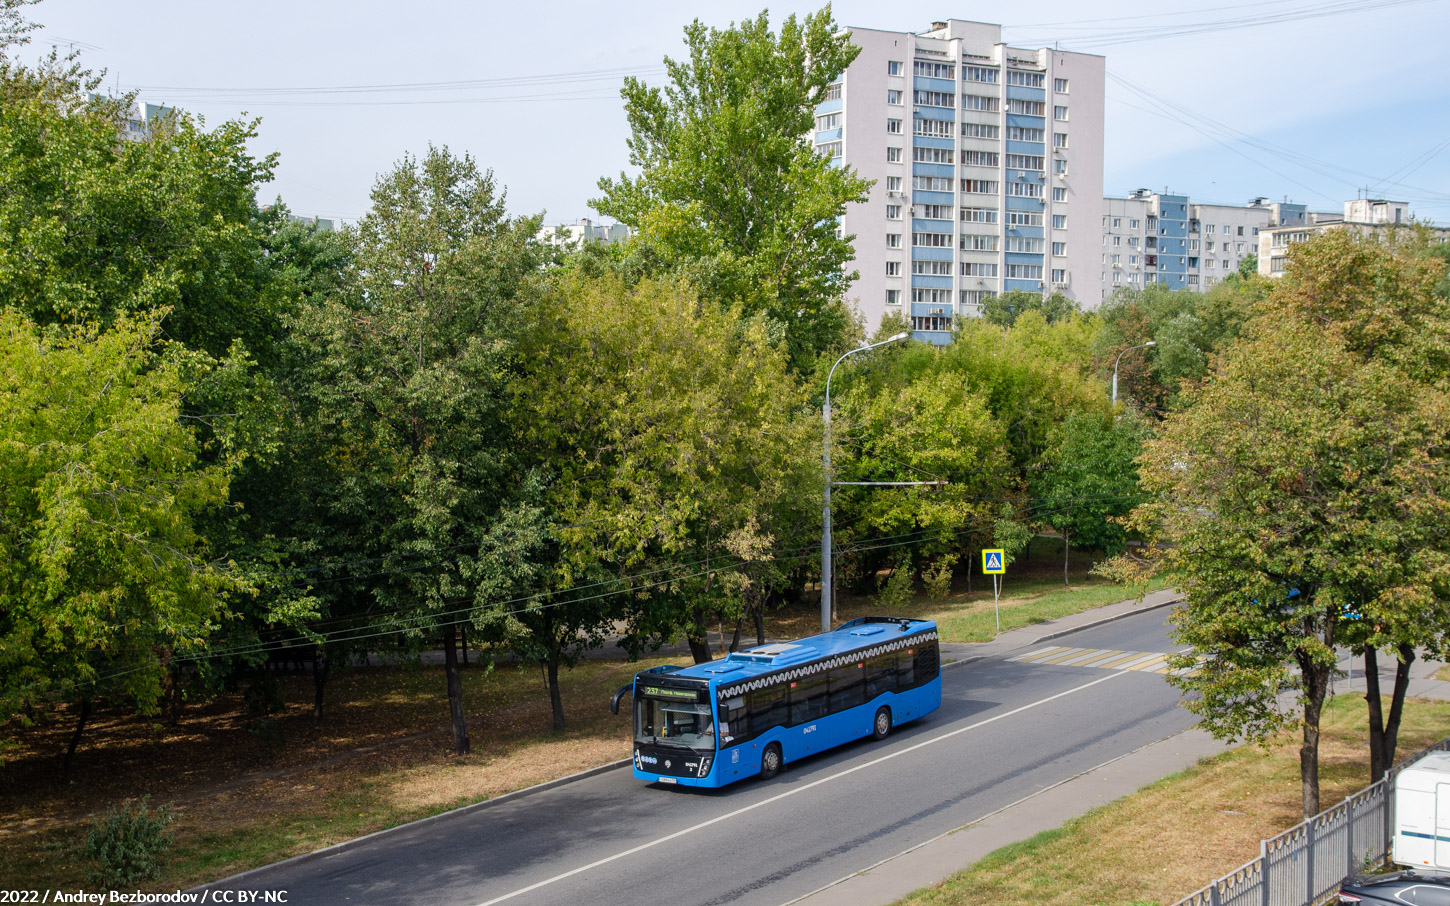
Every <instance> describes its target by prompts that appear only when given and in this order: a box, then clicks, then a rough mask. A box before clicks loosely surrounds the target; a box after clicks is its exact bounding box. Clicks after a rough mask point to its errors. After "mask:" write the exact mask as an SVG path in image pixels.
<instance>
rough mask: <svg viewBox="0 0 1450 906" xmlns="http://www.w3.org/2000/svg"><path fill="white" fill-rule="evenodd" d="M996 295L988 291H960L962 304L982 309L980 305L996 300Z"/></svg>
mask: <svg viewBox="0 0 1450 906" xmlns="http://www.w3.org/2000/svg"><path fill="white" fill-rule="evenodd" d="M996 296H997V294H996V293H994V292H992V291H991V290H990V289H964V290H962V304H963V305H974V306H976V307H978V308H981V307H982V303H984V302H986V301H987V300H988V299H993V298H996Z"/></svg>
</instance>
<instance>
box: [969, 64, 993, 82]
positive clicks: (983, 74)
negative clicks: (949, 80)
mask: <svg viewBox="0 0 1450 906" xmlns="http://www.w3.org/2000/svg"><path fill="white" fill-rule="evenodd" d="M962 79H963V80H964V81H967V82H996V81H997V70H995V69H989V68H988V67H986V66H963V67H962Z"/></svg>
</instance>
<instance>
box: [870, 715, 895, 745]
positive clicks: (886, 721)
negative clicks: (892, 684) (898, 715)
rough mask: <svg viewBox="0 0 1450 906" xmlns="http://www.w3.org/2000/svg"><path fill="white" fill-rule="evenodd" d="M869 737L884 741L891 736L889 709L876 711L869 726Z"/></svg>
mask: <svg viewBox="0 0 1450 906" xmlns="http://www.w3.org/2000/svg"><path fill="white" fill-rule="evenodd" d="M871 735H872V736H873V737H874V738H876V739H885V738H886V737H888V736H890V735H891V709H890V708H877V709H876V720H875V721H874V722H873V723H872V724H871Z"/></svg>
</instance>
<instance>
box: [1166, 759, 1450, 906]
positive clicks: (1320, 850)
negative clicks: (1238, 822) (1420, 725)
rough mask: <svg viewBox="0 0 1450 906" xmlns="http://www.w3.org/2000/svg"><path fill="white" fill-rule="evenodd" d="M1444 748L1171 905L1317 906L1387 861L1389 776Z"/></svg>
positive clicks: (1270, 842) (1303, 825) (1280, 838)
mask: <svg viewBox="0 0 1450 906" xmlns="http://www.w3.org/2000/svg"><path fill="white" fill-rule="evenodd" d="M1446 749H1450V739H1443V740H1441V741H1440V742H1437V743H1435V744H1434V745H1433V746H1430V747H1429V748H1427V749H1424V750H1422V751H1420V752H1416V753H1415V754H1414V755H1411V756H1410V757H1409V758H1406V759H1404V760H1403V761H1401V762H1400V763H1399V764H1397V765H1395V766H1394V767H1393V768H1391V769H1390V770H1388V771H1386V772H1385V776H1384V777H1382V778H1380V779H1379V780H1378V781H1376V782H1375V783H1373V784H1370V785H1369V786H1368V787H1366V788H1365V789H1362V790H1360V791H1359V792H1358V793H1355V794H1354V795H1353V796H1350V797H1349V798H1348V799H1345V800H1344V801H1343V802H1341V803H1339V804H1338V805H1334V806H1330V807H1329V808H1327V809H1325V810H1324V811H1322V812H1320V813H1319V814H1317V815H1315V816H1314V817H1313V818H1310V819H1309V820H1308V821H1303V822H1300V823H1299V824H1296V825H1294V826H1293V827H1291V828H1289V829H1288V830H1286V831H1284V832H1283V833H1282V834H1280V835H1279V836H1277V837H1274V838H1272V839H1270V840H1265V841H1263V842H1262V843H1260V844H1259V857H1258V858H1257V859H1254V860H1253V861H1252V862H1248V863H1245V864H1244V865H1242V866H1240V867H1239V868H1238V869H1236V870H1234V871H1232V872H1230V873H1229V874H1226V875H1224V876H1223V877H1221V878H1219V879H1218V880H1216V881H1214V882H1213V883H1211V884H1209V885H1208V886H1207V887H1205V888H1203V889H1202V890H1199V891H1195V892H1194V893H1192V894H1189V895H1188V896H1186V897H1184V898H1183V899H1181V900H1179V901H1178V903H1177V904H1175V906H1318V904H1321V903H1326V902H1329V901H1330V900H1332V899H1333V898H1334V896H1335V894H1337V893H1338V892H1339V883H1340V882H1341V881H1343V880H1344V878H1345V877H1346V876H1348V875H1351V874H1355V873H1358V872H1363V871H1366V870H1368V869H1372V868H1375V867H1377V866H1380V865H1383V864H1384V863H1385V862H1386V861H1387V860H1388V859H1389V855H1390V836H1391V834H1392V833H1393V831H1394V793H1395V777H1396V776H1398V775H1399V773H1400V771H1401V770H1402V769H1403V768H1404V767H1405V766H1406V765H1408V764H1409V763H1410V762H1412V761H1414V760H1415V759H1417V758H1419V757H1420V756H1421V755H1424V754H1425V753H1427V752H1437V751H1442V750H1446Z"/></svg>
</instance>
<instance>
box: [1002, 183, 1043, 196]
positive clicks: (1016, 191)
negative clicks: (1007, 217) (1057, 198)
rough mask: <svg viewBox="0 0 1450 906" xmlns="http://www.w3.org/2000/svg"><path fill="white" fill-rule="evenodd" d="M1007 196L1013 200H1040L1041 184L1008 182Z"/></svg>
mask: <svg viewBox="0 0 1450 906" xmlns="http://www.w3.org/2000/svg"><path fill="white" fill-rule="evenodd" d="M1007 194H1008V195H1011V196H1013V197H1015V198H1041V197H1042V184H1041V183H1036V182H1015V181H1014V182H1009V183H1007Z"/></svg>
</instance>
